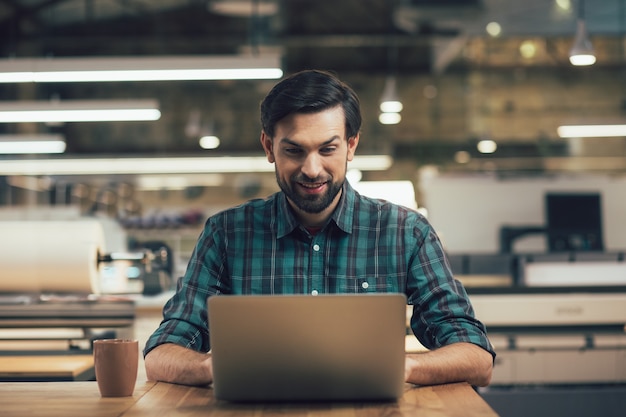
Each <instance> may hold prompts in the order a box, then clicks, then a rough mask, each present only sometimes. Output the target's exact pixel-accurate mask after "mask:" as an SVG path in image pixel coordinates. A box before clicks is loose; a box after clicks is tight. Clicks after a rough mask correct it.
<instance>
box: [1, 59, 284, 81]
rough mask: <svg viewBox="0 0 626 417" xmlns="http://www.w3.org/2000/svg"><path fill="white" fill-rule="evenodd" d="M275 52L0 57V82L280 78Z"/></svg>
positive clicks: (280, 73) (278, 61)
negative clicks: (250, 53)
mask: <svg viewBox="0 0 626 417" xmlns="http://www.w3.org/2000/svg"><path fill="white" fill-rule="evenodd" d="M280 64H281V63H280V55H279V54H275V53H273V54H270V53H267V54H262V55H259V56H255V55H232V56H230V55H218V56H202V57H200V56H158V57H157V56H150V57H90V58H84V57H81V58H78V57H74V58H15V59H4V60H0V83H28V82H38V83H56V82H98V81H102V82H109V81H185V80H248V79H256V80H262V79H277V78H280V77H282V75H283V71H282V70H281V65H280Z"/></svg>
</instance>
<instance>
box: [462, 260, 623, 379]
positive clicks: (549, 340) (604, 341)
mask: <svg viewBox="0 0 626 417" xmlns="http://www.w3.org/2000/svg"><path fill="white" fill-rule="evenodd" d="M450 258H451V262H452V266H453V271H455V270H456V271H458V273H456V275H457V278H459V279H460V280H461V281H462V282H463V283H464V284H465V286H466V287H467V290H468V293H469V296H470V299H471V301H472V304H473V306H474V309H475V311H476V314H477V317H478V318H479V319H480V320H481V321H483V322H484V323H485V325H486V326H487V330H488V334H489V337H490V340H491V342H492V343H493V345H494V347H495V349H496V352H497V359H496V363H495V367H494V373H493V379H492V384H491V386H492V387H494V386H495V387H497V386H503V387H504V386H540V385H560V386H562V385H598V384H604V385H606V384H624V383H626V327H625V326H626V262H624V254H623V253H599V252H597V253H591V252H587V253H582V252H581V253H552V254H526V255H512V254H494V255H462V256H461V255H459V256H451V257H450ZM489 276H490V277H491V278H492V280H491V281H490V282H489V283H488V284H487V285H484V284H478V285H476V283H477V282H481V283H484V279H485V278H486V277H489ZM497 282H499V284H496V285H494V283H497Z"/></svg>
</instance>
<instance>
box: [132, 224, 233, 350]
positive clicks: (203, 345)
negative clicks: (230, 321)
mask: <svg viewBox="0 0 626 417" xmlns="http://www.w3.org/2000/svg"><path fill="white" fill-rule="evenodd" d="M222 236H223V234H222V233H220V230H219V228H218V227H216V222H215V221H212V219H209V220H208V221H207V224H206V225H205V228H204V231H203V233H202V234H201V235H200V238H199V239H198V242H197V243H196V247H195V248H194V250H193V252H192V255H191V258H190V260H189V264H188V266H187V270H186V272H185V275H184V276H183V277H181V278H179V280H178V282H177V286H176V292H175V293H174V295H173V296H172V298H170V299H169V300H168V301H167V302H166V304H165V306H164V307H163V320H162V321H161V324H160V325H159V327H158V328H157V329H156V330H155V331H154V333H153V334H152V335H151V336H150V337H149V338H148V340H147V342H146V345H145V348H144V352H143V354H144V356H145V355H146V354H148V352H150V351H151V350H152V349H154V348H155V347H157V346H159V345H161V344H164V343H174V344H177V345H180V346H184V347H186V348H189V349H193V350H196V351H199V352H208V351H209V350H210V341H209V328H208V314H207V300H208V298H209V297H210V296H212V295H215V294H218V293H220V292H224V288H223V285H222V284H220V277H222V276H224V273H223V265H224V262H223V261H222V258H221V256H223V255H221V254H223V252H224V251H223V250H222V249H221V247H222V245H223V239H222Z"/></svg>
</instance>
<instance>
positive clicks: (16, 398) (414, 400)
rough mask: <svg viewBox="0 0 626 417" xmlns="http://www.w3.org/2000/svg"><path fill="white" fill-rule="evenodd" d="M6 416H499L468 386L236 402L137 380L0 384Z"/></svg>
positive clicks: (200, 391)
mask: <svg viewBox="0 0 626 417" xmlns="http://www.w3.org/2000/svg"><path fill="white" fill-rule="evenodd" d="M0 414H1V415H2V416H3V417H17V416H20V417H21V416H29V417H58V416H63V417H85V416H89V417H113V416H115V417H117V416H122V417H142V416H149V417H159V416H163V417H176V416H185V417H194V416H202V417H220V416H230V417H237V416H255V417H270V416H289V417H293V416H295V417H298V416H302V417H327V416H336V417H377V416H394V417H402V416H420V417H428V416H437V417H453V416H454V417H478V416H481V417H483V416H484V417H495V416H497V414H496V413H495V412H494V411H493V410H492V409H491V407H489V405H488V404H487V403H486V402H485V401H484V400H483V399H482V398H481V397H480V396H479V395H478V394H477V393H476V392H475V391H474V390H473V389H472V388H471V387H470V386H469V385H467V384H465V383H459V384H448V385H438V386H432V387H430V386H429V387H415V386H413V385H409V384H406V386H405V392H404V395H403V397H402V398H401V399H400V400H399V401H397V402H391V403H303V404H231V403H225V402H221V401H217V400H215V399H214V398H213V390H212V389H211V388H199V387H187V386H182V385H173V384H167V383H164V382H158V383H154V382H138V383H137V386H136V387H135V392H134V394H133V396H132V397H124V398H101V397H100V393H99V392H98V386H97V384H96V382H93V381H85V382H3V383H0Z"/></svg>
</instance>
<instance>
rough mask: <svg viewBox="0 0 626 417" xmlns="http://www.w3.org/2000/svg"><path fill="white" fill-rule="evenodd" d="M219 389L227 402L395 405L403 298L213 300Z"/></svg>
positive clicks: (216, 386) (399, 390)
mask: <svg viewBox="0 0 626 417" xmlns="http://www.w3.org/2000/svg"><path fill="white" fill-rule="evenodd" d="M208 309H209V329H210V335H211V353H212V355H213V388H214V390H215V397H216V398H217V399H221V400H228V401H303V400H324V401H329V400H394V399H397V398H398V397H399V396H400V395H401V394H402V392H403V389H404V352H405V350H404V348H405V334H406V327H405V326H406V297H405V296H404V295H403V294H361V295H357V294H332V295H317V296H310V295H245V296H214V297H210V298H209V301H208Z"/></svg>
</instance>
